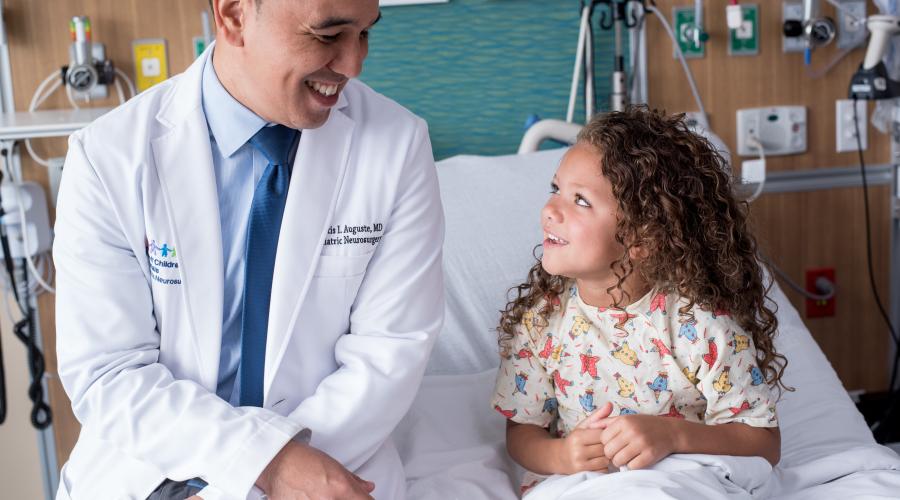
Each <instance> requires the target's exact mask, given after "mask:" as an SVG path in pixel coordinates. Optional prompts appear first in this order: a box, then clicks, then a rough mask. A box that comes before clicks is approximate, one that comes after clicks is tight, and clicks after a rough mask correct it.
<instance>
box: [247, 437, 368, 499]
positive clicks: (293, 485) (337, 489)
mask: <svg viewBox="0 0 900 500" xmlns="http://www.w3.org/2000/svg"><path fill="white" fill-rule="evenodd" d="M256 486H257V487H259V488H260V489H261V490H263V491H264V492H265V493H266V496H268V497H269V498H270V499H271V500H299V499H304V500H336V499H341V500H344V499H346V500H371V499H372V496H371V495H370V493H372V491H374V490H375V484H374V483H372V482H370V481H365V480H363V479H361V478H359V477H358V476H357V475H356V474H353V473H352V472H350V471H348V470H347V469H345V468H344V466H343V465H341V464H340V463H338V462H337V461H336V460H334V459H333V458H331V457H329V456H328V455H327V454H325V453H323V452H322V451H319V450H317V449H315V448H313V447H311V446H307V445H305V444H300V443H297V442H294V441H289V442H288V444H286V445H285V446H284V448H282V449H281V451H279V452H278V454H277V455H275V458H273V459H272V461H271V462H269V465H267V466H266V469H265V470H264V471H263V473H262V474H260V476H259V479H257V480H256Z"/></svg>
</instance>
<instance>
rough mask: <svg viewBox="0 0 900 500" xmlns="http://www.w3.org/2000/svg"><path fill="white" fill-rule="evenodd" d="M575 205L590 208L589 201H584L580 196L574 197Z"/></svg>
mask: <svg viewBox="0 0 900 500" xmlns="http://www.w3.org/2000/svg"><path fill="white" fill-rule="evenodd" d="M575 204H576V205H580V206H582V207H590V206H591V203H590V202H589V201H587V200H586V199H584V197H583V196H581V195H580V194H576V195H575Z"/></svg>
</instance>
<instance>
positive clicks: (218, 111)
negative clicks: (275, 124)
mask: <svg viewBox="0 0 900 500" xmlns="http://www.w3.org/2000/svg"><path fill="white" fill-rule="evenodd" d="M213 50H215V47H214V48H213ZM212 56H213V54H210V56H209V57H208V58H207V60H206V65H205V66H204V67H203V83H202V101H203V113H204V114H205V115H206V123H207V125H208V126H209V131H210V134H211V135H212V137H213V139H215V141H216V144H217V145H218V146H219V151H221V152H222V155H223V156H225V157H226V158H227V157H230V156H231V155H233V154H234V153H235V152H236V151H237V150H238V149H240V147H241V146H243V145H244V144H246V143H247V141H249V140H250V138H251V137H253V134H255V133H257V132H258V131H259V130H260V129H261V128H263V127H264V126H266V121H265V120H263V119H262V118H261V117H260V116H259V115H257V114H256V113H254V112H253V111H250V110H249V109H248V108H247V107H246V106H244V105H243V104H241V103H240V102H238V100H237V99H235V98H234V97H232V96H231V94H229V93H228V91H227V90H225V87H223V86H222V82H221V81H219V77H218V76H217V75H216V70H215V68H214V67H213V62H212V60H213V58H212Z"/></svg>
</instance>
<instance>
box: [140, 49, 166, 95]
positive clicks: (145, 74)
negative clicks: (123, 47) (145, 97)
mask: <svg viewBox="0 0 900 500" xmlns="http://www.w3.org/2000/svg"><path fill="white" fill-rule="evenodd" d="M132 48H133V51H134V74H136V75H137V82H136V83H137V91H138V92H143V91H145V90H147V89H148V88H150V87H152V86H154V85H156V84H157V83H159V82H162V81H165V80H166V79H167V78H169V62H168V59H167V57H166V41H165V40H163V39H162V38H155V39H151V40H146V39H145V40H135V41H134V42H133V43H132Z"/></svg>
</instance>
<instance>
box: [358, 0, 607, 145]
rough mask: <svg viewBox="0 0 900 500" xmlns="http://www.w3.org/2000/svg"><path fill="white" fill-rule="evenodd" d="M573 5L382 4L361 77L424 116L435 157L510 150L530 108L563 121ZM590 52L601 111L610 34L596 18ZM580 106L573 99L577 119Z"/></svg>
mask: <svg viewBox="0 0 900 500" xmlns="http://www.w3.org/2000/svg"><path fill="white" fill-rule="evenodd" d="M580 9H581V2H580V0H450V2H449V3H444V4H432V5H414V6H405V7H386V8H383V9H382V14H383V18H382V20H381V21H380V22H379V23H378V25H377V26H376V27H375V28H374V29H373V30H372V38H371V43H370V52H369V58H368V59H367V60H366V63H365V67H364V69H363V73H362V75H361V77H360V78H361V79H362V80H363V81H364V82H366V83H367V84H368V85H370V86H371V87H373V88H374V89H375V90H377V91H379V92H381V93H382V94H385V95H386V96H388V97H390V98H392V99H394V100H396V101H398V102H399V103H400V104H403V105H404V106H406V107H407V108H409V109H410V110H412V111H413V112H414V113H416V114H417V115H419V116H421V117H423V118H424V119H425V120H427V121H428V125H429V129H430V133H431V140H432V143H433V146H434V153H435V157H436V158H437V159H441V158H446V157H448V156H453V155H457V154H480V155H499V154H512V153H515V151H516V149H517V147H518V144H519V142H520V140H521V138H522V134H523V133H524V130H525V122H526V120H527V119H528V117H529V116H530V115H538V116H540V117H541V118H558V119H565V113H566V106H567V105H568V97H569V88H570V85H571V79H572V67H573V65H574V63H575V48H576V45H577V38H578V25H579V20H580ZM596 18H599V17H596ZM594 60H595V65H594V66H595V68H596V89H597V94H596V96H597V109H598V110H603V109H608V107H609V104H608V96H609V92H610V75H611V73H612V67H613V36H612V33H611V32H608V31H603V30H601V29H599V27H597V23H596V22H595V23H594ZM581 109H582V106H581V99H579V106H578V110H579V111H578V113H580V114H576V116H580V117H582V118H583V114H584V112H583V111H580V110H581Z"/></svg>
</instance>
